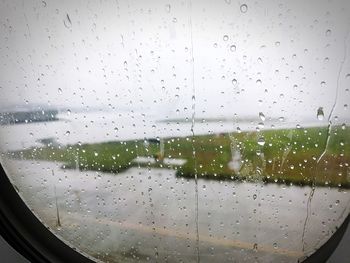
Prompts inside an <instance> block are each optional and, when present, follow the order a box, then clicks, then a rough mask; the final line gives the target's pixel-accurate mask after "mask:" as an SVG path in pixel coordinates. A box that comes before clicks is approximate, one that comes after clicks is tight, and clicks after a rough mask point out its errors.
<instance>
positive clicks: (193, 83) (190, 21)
mask: <svg viewBox="0 0 350 263" xmlns="http://www.w3.org/2000/svg"><path fill="white" fill-rule="evenodd" d="M188 6H189V21H188V23H189V28H190V37H191V62H192V122H191V133H192V157H193V163H194V170H195V173H194V179H195V226H196V251H197V262H200V257H199V254H200V253H199V227H198V175H197V162H196V148H195V145H194V140H195V135H194V126H195V117H196V87H195V79H194V76H195V71H194V70H195V68H194V54H193V32H192V31H193V29H192V1H191V0H189V2H188Z"/></svg>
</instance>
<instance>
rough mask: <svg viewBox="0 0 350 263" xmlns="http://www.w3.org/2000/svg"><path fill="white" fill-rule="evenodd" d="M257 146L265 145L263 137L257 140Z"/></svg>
mask: <svg viewBox="0 0 350 263" xmlns="http://www.w3.org/2000/svg"><path fill="white" fill-rule="evenodd" d="M258 144H259V145H261V146H264V145H265V139H264V138H263V137H260V138H259V139H258Z"/></svg>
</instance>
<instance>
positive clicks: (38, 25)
mask: <svg viewBox="0 0 350 263" xmlns="http://www.w3.org/2000/svg"><path fill="white" fill-rule="evenodd" d="M258 2H259V3H258ZM260 2H261V3H260ZM189 3H190V2H189V1H137V0H134V1H123V0H120V1H115V0H114V1H102V0H101V1H84V0H81V1H49V0H47V1H45V2H43V1H19V0H5V1H1V2H0V22H1V23H0V87H1V88H0V94H1V96H0V105H1V106H3V107H6V106H8V105H13V104H17V105H18V104H20V105H22V104H25V103H29V104H36V103H40V104H44V105H47V104H49V105H60V106H65V107H86V106H90V107H99V106H101V107H108V105H110V107H112V108H115V110H116V111H118V110H120V109H132V108H133V109H138V110H142V111H145V112H147V111H150V112H154V113H156V114H157V115H159V117H160V118H165V117H167V116H168V117H170V118H177V117H183V116H191V107H192V98H191V97H192V93H193V90H192V64H191V63H192V62H191V38H190V32H191V27H190V18H191V20H192V35H193V54H194V61H195V64H194V68H195V72H194V74H195V75H194V76H195V77H194V83H195V95H196V116H198V117H202V116H206V117H223V116H224V117H232V116H233V115H234V114H235V113H236V114H238V116H242V117H243V116H248V115H253V116H258V114H259V112H264V114H265V115H266V116H267V117H280V116H283V117H285V118H288V119H294V120H302V119H308V118H312V119H316V113H317V109H318V108H319V107H323V108H324V112H325V115H326V116H328V114H329V112H330V109H331V107H332V105H333V103H334V99H335V96H336V90H337V79H338V74H340V75H339V76H340V77H339V90H338V102H337V108H336V110H335V113H334V115H337V116H339V117H340V119H344V118H346V117H347V116H349V109H346V107H344V104H350V94H349V92H348V91H346V89H349V88H350V76H349V77H347V78H346V75H347V74H350V58H349V57H350V37H348V38H346V36H347V32H348V31H349V29H350V16H349V14H350V1H347V0H343V1H324V0H311V1H301V0H297V1H295V0H294V1H287V0H286V1H274V0H268V1H234V0H231V1H229V0H226V1H225V0H222V1H214V0H213V1H209V0H208V1H204V0H203V1H200V0H192V10H191V9H190V7H189V6H190V5H189ZM241 4H246V5H247V6H248V10H247V12H246V13H242V12H241V11H240V5H241ZM168 5H169V6H170V7H169V6H168ZM67 14H68V16H69V18H70V20H71V23H69V21H68V18H67ZM225 35H227V36H228V40H227V41H225V40H224V36H225ZM345 40H346V44H347V47H346V45H344V44H345ZM277 42H278V43H279V45H278V44H277ZM232 45H235V46H236V50H235V51H231V46H232ZM345 51H346V52H347V54H345V53H344V52H345ZM344 54H345V60H344ZM259 58H260V59H259ZM343 60H344V63H342V62H343ZM341 65H343V66H341ZM340 69H341V71H340ZM339 72H340V73H339ZM232 79H236V80H237V84H236V85H233V84H232ZM258 80H261V83H259V81H258ZM321 82H325V84H324V85H323V84H321ZM162 87H164V88H162ZM59 90H62V92H60V91H59ZM176 110H178V113H176Z"/></svg>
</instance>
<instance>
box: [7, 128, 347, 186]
mask: <svg viewBox="0 0 350 263" xmlns="http://www.w3.org/2000/svg"><path fill="white" fill-rule="evenodd" d="M327 133H328V130H327V128H325V127H322V128H307V129H303V128H299V129H286V130H266V131H262V132H242V133H227V134H221V135H202V136H194V137H183V138H164V139H163V142H164V157H165V158H175V159H176V158H181V159H185V160H186V163H185V164H184V165H183V166H169V165H165V164H164V163H163V162H162V156H160V154H159V152H160V146H159V144H157V143H145V141H144V140H135V141H124V142H105V143H96V144H76V145H68V146H65V147H62V146H61V147H40V148H31V149H27V150H24V151H20V152H12V153H9V154H10V155H11V156H13V157H15V158H23V159H35V160H49V161H58V162H63V163H65V165H64V167H65V168H74V167H77V166H78V167H79V169H80V170H94V171H103V172H112V173H115V174H118V173H120V172H122V171H124V170H126V169H128V168H130V167H133V166H146V167H166V168H169V169H176V174H177V176H183V177H188V178H194V176H195V174H197V176H198V178H206V179H216V180H218V179H220V180H226V179H227V180H240V181H244V180H246V181H263V182H275V183H293V184H298V185H311V184H315V185H328V186H339V187H349V185H350V184H349V182H350V168H349V163H350V143H349V141H350V129H349V127H344V126H343V127H340V126H337V127H333V128H332V130H331V136H330V139H329V143H328V147H327V150H326V153H325V154H324V155H323V158H321V159H320V160H319V162H318V159H319V158H320V156H321V154H322V153H323V151H324V149H325V146H326V141H327ZM193 150H195V151H193ZM233 152H239V153H240V157H241V158H240V161H239V164H240V168H239V169H236V170H235V171H234V170H232V169H230V167H229V165H228V164H229V162H230V161H231V159H232V153H233ZM138 156H142V157H149V158H150V160H157V161H156V163H148V164H147V163H146V164H136V163H134V162H133V159H134V158H136V157H138ZM194 157H195V158H194Z"/></svg>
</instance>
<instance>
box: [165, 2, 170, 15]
mask: <svg viewBox="0 0 350 263" xmlns="http://www.w3.org/2000/svg"><path fill="white" fill-rule="evenodd" d="M165 11H166V12H167V13H170V11H171V5H169V4H167V5H165Z"/></svg>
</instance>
